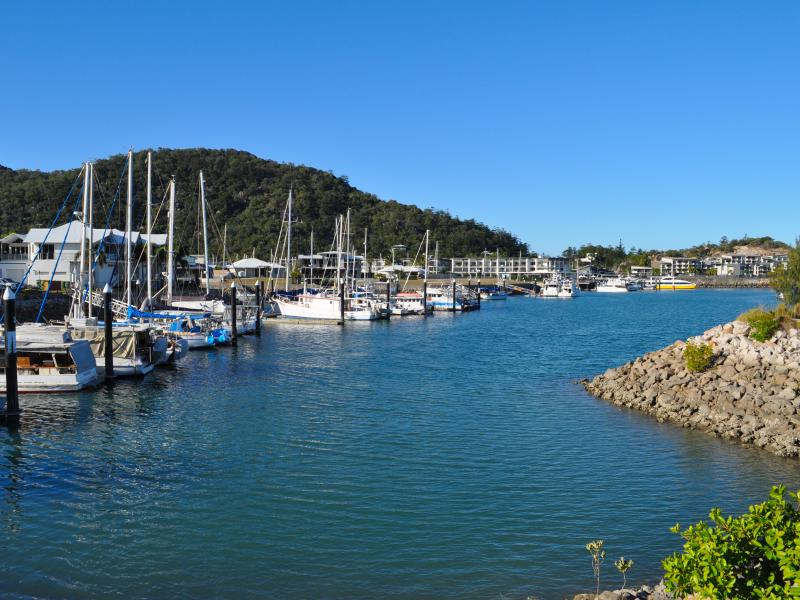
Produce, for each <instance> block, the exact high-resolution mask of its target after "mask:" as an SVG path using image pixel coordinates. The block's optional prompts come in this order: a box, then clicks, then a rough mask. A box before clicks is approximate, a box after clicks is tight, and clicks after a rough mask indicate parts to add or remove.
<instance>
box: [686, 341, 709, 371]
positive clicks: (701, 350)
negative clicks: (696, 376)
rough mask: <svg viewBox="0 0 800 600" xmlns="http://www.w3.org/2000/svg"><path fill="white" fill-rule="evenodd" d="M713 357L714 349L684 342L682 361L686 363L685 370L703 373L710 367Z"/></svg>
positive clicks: (705, 345) (707, 345)
mask: <svg viewBox="0 0 800 600" xmlns="http://www.w3.org/2000/svg"><path fill="white" fill-rule="evenodd" d="M713 356H714V349H713V348H712V347H711V345H710V344H694V343H692V342H686V347H684V349H683V360H684V361H685V362H686V368H687V369H689V370H690V371H694V372H696V373H699V372H700V371H705V370H706V369H707V368H708V367H709V366H710V365H711V359H712V357H713Z"/></svg>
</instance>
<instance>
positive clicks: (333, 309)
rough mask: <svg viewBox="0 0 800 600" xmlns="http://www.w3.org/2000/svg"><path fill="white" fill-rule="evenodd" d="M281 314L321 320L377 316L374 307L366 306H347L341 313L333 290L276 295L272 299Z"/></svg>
mask: <svg viewBox="0 0 800 600" xmlns="http://www.w3.org/2000/svg"><path fill="white" fill-rule="evenodd" d="M274 301H275V303H276V304H277V305H278V309H279V310H280V313H281V316H283V317H287V318H292V319H315V320H321V321H341V320H342V316H344V320H345V321H374V320H376V319H378V318H379V314H378V312H377V310H376V309H374V308H370V307H368V306H348V300H347V299H345V307H344V308H345V310H344V315H342V308H341V302H342V300H341V297H340V296H339V295H337V294H336V292H335V291H333V290H326V291H322V292H319V293H317V294H307V293H306V294H296V295H291V296H290V295H277V296H276V297H275V299H274Z"/></svg>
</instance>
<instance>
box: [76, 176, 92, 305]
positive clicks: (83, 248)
mask: <svg viewBox="0 0 800 600" xmlns="http://www.w3.org/2000/svg"><path fill="white" fill-rule="evenodd" d="M89 177H90V175H89V163H88V162H86V163H84V164H83V204H82V206H81V210H82V212H81V264H80V268H79V269H78V290H80V293H79V294H78V298H77V302H76V304H75V311H74V313H75V317H82V316H83V284H84V273H86V271H85V268H84V264H85V263H86V209H87V208H88V206H89Z"/></svg>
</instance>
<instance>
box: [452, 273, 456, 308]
mask: <svg viewBox="0 0 800 600" xmlns="http://www.w3.org/2000/svg"><path fill="white" fill-rule="evenodd" d="M453 312H456V280H455V279H453Z"/></svg>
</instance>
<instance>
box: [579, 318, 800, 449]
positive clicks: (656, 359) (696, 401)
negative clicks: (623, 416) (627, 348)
mask: <svg viewBox="0 0 800 600" xmlns="http://www.w3.org/2000/svg"><path fill="white" fill-rule="evenodd" d="M749 333H750V326H749V325H747V324H746V323H742V322H740V321H734V322H732V323H725V324H724V325H718V326H716V327H712V328H711V329H709V330H708V331H706V332H704V333H703V334H702V335H700V336H695V337H693V338H690V341H693V342H694V343H703V344H708V345H710V346H711V347H712V349H713V353H714V359H713V362H712V366H711V367H710V368H709V369H708V370H707V371H706V372H705V373H692V372H689V371H688V370H687V369H686V365H685V363H684V359H683V349H684V347H685V343H684V342H683V341H681V340H678V341H677V342H675V343H673V344H671V345H670V346H667V347H666V348H663V349H662V350H657V351H655V352H651V353H649V354H646V355H645V356H642V357H639V358H637V359H636V360H634V361H632V362H631V363H628V364H626V365H622V366H621V367H616V368H612V369H608V370H607V371H606V372H605V373H604V374H603V375H600V376H598V377H595V378H594V379H592V380H591V381H589V380H584V381H583V385H584V386H585V388H586V389H587V390H588V391H589V392H590V393H592V394H594V395H596V396H598V397H599V398H602V399H604V400H607V401H609V402H612V403H614V404H616V405H618V406H624V407H629V408H635V409H637V410H641V411H642V412H645V413H648V414H650V415H652V416H654V417H656V418H657V419H659V420H660V421H670V422H674V423H677V424H679V425H681V426H684V427H691V428H694V429H699V430H704V431H708V432H709V433H712V434H714V435H716V436H720V437H725V438H729V439H733V440H738V441H740V442H742V443H745V444H751V445H754V446H757V447H760V448H765V449H767V450H769V451H771V452H774V453H776V454H779V455H781V456H798V455H800V442H799V441H798V440H800V418H799V417H800V331H798V329H791V330H789V331H780V332H779V333H777V334H776V335H775V336H774V337H773V338H772V339H771V340H768V341H767V342H763V343H761V342H757V341H755V340H753V339H751V338H750V337H748V336H749Z"/></svg>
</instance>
